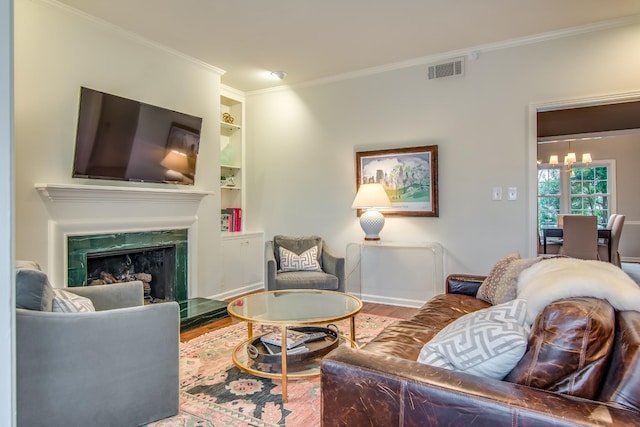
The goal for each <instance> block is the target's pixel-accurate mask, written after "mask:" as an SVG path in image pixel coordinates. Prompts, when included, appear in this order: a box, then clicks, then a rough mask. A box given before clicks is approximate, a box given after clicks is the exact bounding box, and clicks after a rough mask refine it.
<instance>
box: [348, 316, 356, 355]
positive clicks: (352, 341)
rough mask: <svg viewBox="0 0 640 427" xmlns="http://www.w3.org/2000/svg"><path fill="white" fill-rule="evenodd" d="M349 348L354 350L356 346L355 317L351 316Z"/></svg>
mask: <svg viewBox="0 0 640 427" xmlns="http://www.w3.org/2000/svg"><path fill="white" fill-rule="evenodd" d="M350 320H351V325H350V326H351V330H350V331H349V332H351V347H353V348H356V347H357V346H358V345H357V344H356V316H351V319H350Z"/></svg>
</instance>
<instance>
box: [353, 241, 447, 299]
mask: <svg viewBox="0 0 640 427" xmlns="http://www.w3.org/2000/svg"><path fill="white" fill-rule="evenodd" d="M443 271H444V267H443V248H442V245H440V243H437V242H393V241H386V240H380V241H375V242H368V241H362V242H357V243H349V244H348V245H347V250H346V276H347V292H348V293H351V294H354V295H357V296H359V297H360V298H361V299H362V300H363V301H369V302H376V303H381V304H392V305H402V306H407V307H420V306H422V304H424V303H425V302H426V301H427V300H429V299H430V298H432V297H433V296H435V295H437V294H441V293H444V291H445V286H444V273H443Z"/></svg>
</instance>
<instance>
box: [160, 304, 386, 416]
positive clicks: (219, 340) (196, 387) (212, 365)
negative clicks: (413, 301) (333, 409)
mask: <svg viewBox="0 0 640 427" xmlns="http://www.w3.org/2000/svg"><path fill="white" fill-rule="evenodd" d="M395 320H397V319H394V318H390V317H382V316H374V315H369V314H358V315H357V316H356V336H357V340H358V343H359V344H363V343H366V342H368V341H370V340H371V339H372V338H373V337H374V336H376V335H377V334H378V333H379V332H380V331H381V330H382V329H383V328H385V327H386V326H388V325H389V324H391V323H393V322H394V321H395ZM337 325H338V327H339V328H340V330H341V331H343V333H345V335H347V336H348V335H349V333H348V331H349V322H348V321H347V320H345V321H341V322H337ZM272 330H274V329H273V328H272V327H266V326H262V327H261V326H254V335H258V334H262V333H267V332H270V331H272ZM246 337H247V327H246V324H244V323H239V324H235V325H231V326H228V327H226V328H222V329H219V330H217V331H213V332H210V333H208V334H205V335H201V336H199V337H197V338H194V339H192V340H190V341H187V342H185V343H180V412H179V413H178V415H176V416H174V417H171V418H166V419H164V420H160V421H156V422H154V423H151V424H148V427H218V426H234V427H235V426H247V427H253V426H257V427H272V426H290V427H296V426H304V427H314V426H319V425H320V378H319V377H313V378H309V379H303V380H289V381H288V382H287V391H288V395H289V400H288V402H287V403H285V404H283V403H282V387H281V384H282V382H281V381H280V380H271V379H267V378H260V377H256V376H253V375H251V374H249V373H246V372H243V371H241V370H239V369H238V368H236V367H235V366H234V365H233V363H232V361H231V353H232V351H233V350H234V348H235V347H236V346H237V345H238V344H239V343H240V342H241V341H243V340H245V339H246Z"/></svg>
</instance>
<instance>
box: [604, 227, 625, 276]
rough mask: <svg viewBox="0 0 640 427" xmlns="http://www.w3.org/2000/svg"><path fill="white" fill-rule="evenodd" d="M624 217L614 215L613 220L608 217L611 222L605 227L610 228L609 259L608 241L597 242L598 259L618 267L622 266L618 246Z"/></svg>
mask: <svg viewBox="0 0 640 427" xmlns="http://www.w3.org/2000/svg"><path fill="white" fill-rule="evenodd" d="M612 216H613V215H612ZM625 218H626V216H625V215H615V218H614V220H613V221H611V218H609V223H610V224H611V223H612V222H613V223H612V224H611V225H610V226H608V227H607V228H609V229H610V230H611V259H609V243H608V242H607V241H606V240H605V242H603V243H598V253H599V255H600V259H601V260H603V261H608V262H610V263H612V264H615V265H617V266H618V267H621V266H622V263H621V261H620V253H619V252H618V246H619V244H620V235H621V234H622V227H623V226H624V221H625Z"/></svg>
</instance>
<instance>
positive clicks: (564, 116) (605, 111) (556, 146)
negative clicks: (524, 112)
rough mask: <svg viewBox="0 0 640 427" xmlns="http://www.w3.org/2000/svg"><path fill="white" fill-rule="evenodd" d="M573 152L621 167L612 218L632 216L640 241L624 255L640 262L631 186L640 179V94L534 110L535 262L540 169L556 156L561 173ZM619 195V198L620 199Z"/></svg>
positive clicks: (638, 201) (637, 210)
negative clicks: (566, 159) (565, 158)
mask: <svg viewBox="0 0 640 427" xmlns="http://www.w3.org/2000/svg"><path fill="white" fill-rule="evenodd" d="M633 108H636V110H633ZM629 111H631V113H628V112H629ZM634 121H635V122H634ZM541 144H542V145H541ZM569 144H571V147H570V146H569ZM616 147H617V148H616ZM636 147H637V148H636ZM569 151H571V152H576V153H578V152H580V154H583V153H586V152H589V153H590V154H591V157H592V159H593V162H596V161H604V160H607V161H613V163H616V162H617V163H618V164H619V166H618V168H617V170H618V172H617V173H616V175H617V178H618V182H620V184H619V185H618V186H617V188H615V189H614V198H613V200H612V202H611V203H610V205H611V206H612V207H611V213H616V212H618V213H625V214H627V222H626V224H628V225H629V227H627V228H628V229H629V230H628V231H629V234H632V235H635V234H636V233H637V236H638V238H637V239H636V237H630V238H629V239H627V240H628V242H629V244H628V245H627V247H625V249H626V252H628V254H629V258H630V260H636V259H637V261H640V243H638V244H636V243H635V241H638V240H640V221H638V220H640V198H638V197H637V195H636V194H637V191H635V190H636V189H635V188H634V185H635V184H631V182H632V181H633V182H638V180H639V179H640V175H639V174H640V172H638V173H636V169H639V168H637V166H636V164H637V162H638V161H640V93H638V92H634V93H627V94H619V95H610V96H603V97H597V98H586V99H577V100H564V101H557V102H550V103H544V104H532V105H530V106H529V134H528V156H529V159H531V161H529V165H530V169H529V194H530V197H529V203H530V210H529V230H530V233H529V236H530V239H531V242H530V243H531V244H530V253H531V254H532V256H535V254H537V253H538V239H537V236H538V224H539V221H538V217H539V213H538V164H539V163H542V164H545V163H547V164H548V163H549V158H550V156H551V155H557V156H558V158H559V164H558V166H557V167H559V168H562V167H563V165H562V163H563V159H564V155H566V154H567V153H568V152H569ZM616 157H617V158H618V160H616ZM578 161H579V160H578ZM565 168H566V166H565ZM614 170H615V168H614ZM634 174H635V175H634ZM615 193H617V194H618V195H619V197H617V199H616V198H615ZM622 211H624V212H622ZM563 213H564V212H563ZM625 231H627V230H625ZM621 243H622V242H621ZM623 255H624V254H623Z"/></svg>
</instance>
